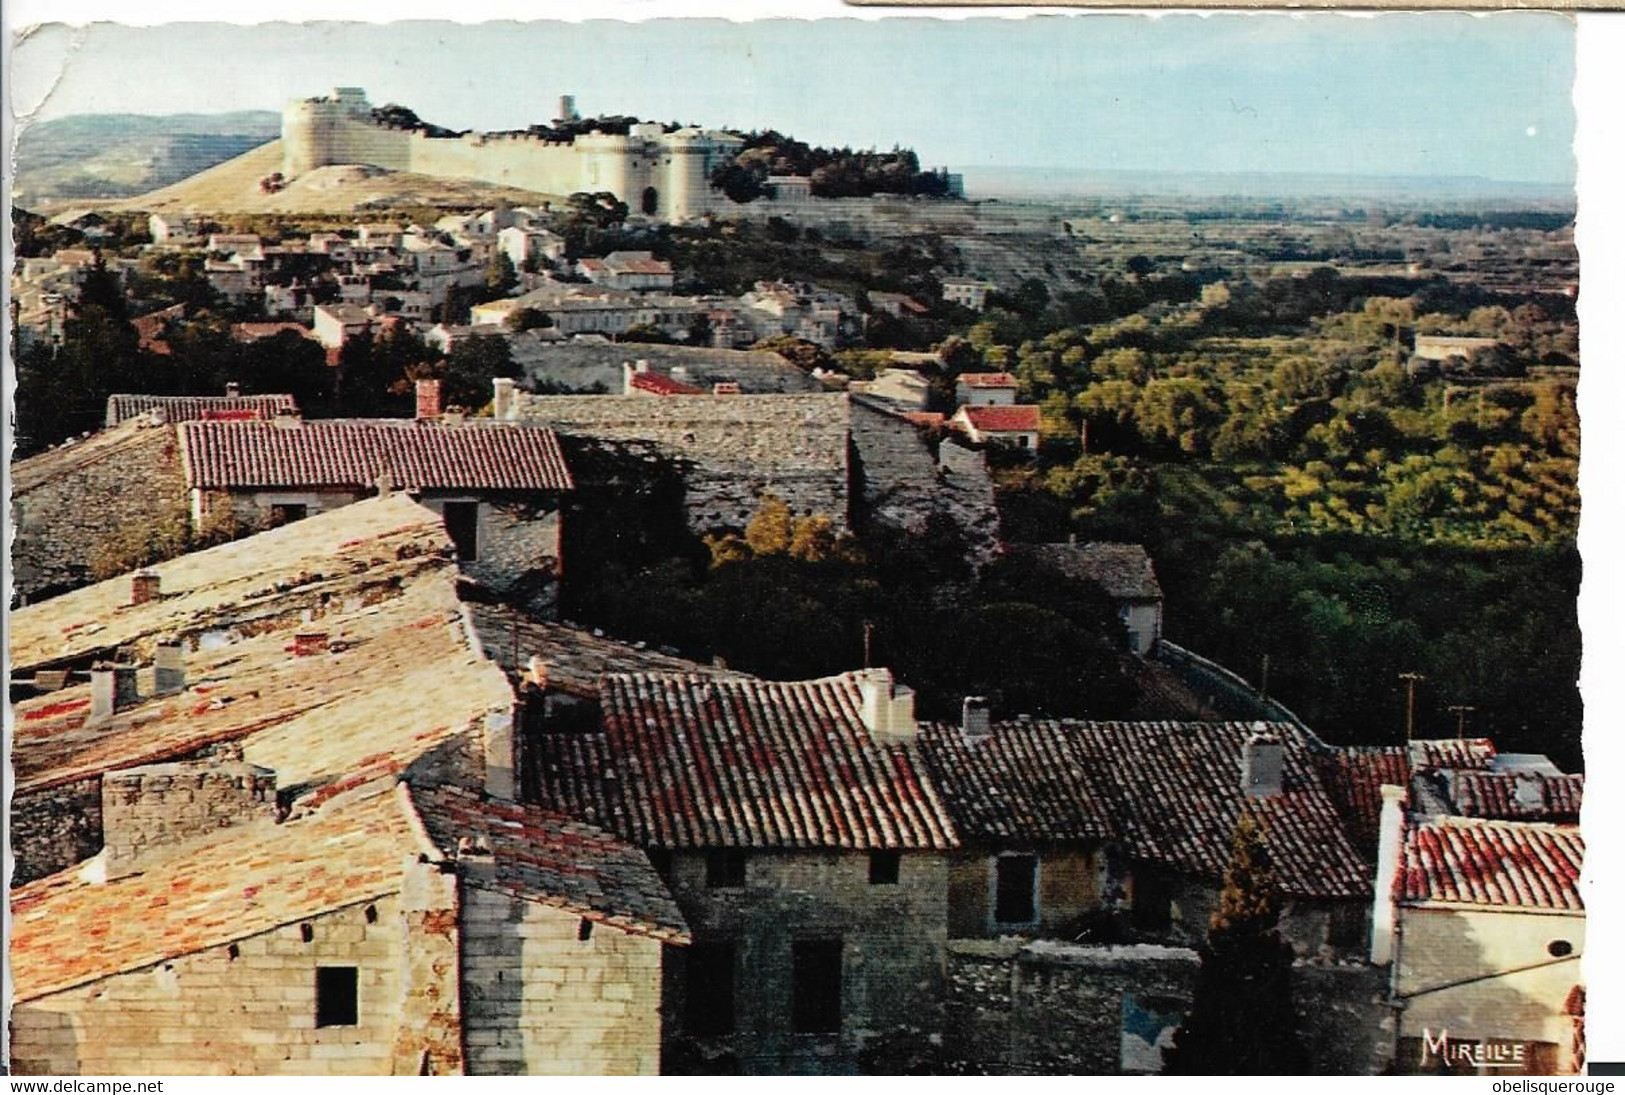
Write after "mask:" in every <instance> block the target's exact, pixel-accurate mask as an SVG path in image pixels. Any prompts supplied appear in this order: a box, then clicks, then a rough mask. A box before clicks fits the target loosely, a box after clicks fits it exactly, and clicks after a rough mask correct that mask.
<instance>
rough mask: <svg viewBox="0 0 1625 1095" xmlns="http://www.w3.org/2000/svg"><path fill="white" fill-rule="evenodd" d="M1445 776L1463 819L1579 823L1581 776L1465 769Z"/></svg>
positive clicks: (1582, 783) (1582, 785)
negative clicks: (1480, 818) (1479, 818)
mask: <svg viewBox="0 0 1625 1095" xmlns="http://www.w3.org/2000/svg"><path fill="white" fill-rule="evenodd" d="M1443 776H1444V781H1445V786H1446V788H1447V789H1448V791H1449V794H1450V799H1451V801H1452V802H1453V803H1454V804H1455V807H1456V812H1457V813H1459V814H1461V815H1463V816H1464V817H1482V818H1500V819H1504V820H1523V821H1578V820H1579V817H1580V805H1581V800H1582V799H1583V798H1584V795H1585V777H1584V776H1582V775H1562V776H1550V775H1545V774H1542V773H1540V772H1482V771H1476V770H1473V769H1466V770H1462V771H1453V772H1446V773H1443Z"/></svg>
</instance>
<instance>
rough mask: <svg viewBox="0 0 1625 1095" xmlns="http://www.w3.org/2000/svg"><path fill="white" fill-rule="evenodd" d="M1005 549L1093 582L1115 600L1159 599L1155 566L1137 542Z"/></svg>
mask: <svg viewBox="0 0 1625 1095" xmlns="http://www.w3.org/2000/svg"><path fill="white" fill-rule="evenodd" d="M1005 551H1006V553H1007V554H1009V555H1011V556H1015V557H1025V558H1027V559H1030V560H1032V561H1033V562H1036V563H1038V564H1039V565H1041V566H1045V567H1049V568H1051V569H1053V570H1057V571H1059V572H1060V573H1061V574H1063V575H1065V576H1066V577H1068V578H1071V579H1072V580H1073V581H1078V582H1093V583H1095V584H1096V585H1098V586H1100V588H1101V589H1103V590H1105V592H1106V596H1108V597H1112V598H1114V599H1116V600H1120V601H1160V600H1162V587H1161V586H1160V585H1158V584H1157V571H1156V568H1155V567H1153V566H1152V564H1151V556H1150V554H1148V553H1147V552H1146V550H1145V547H1144V546H1143V545H1141V544H1113V543H1106V542H1093V543H1087V544H1009V545H1007V546H1006V548H1005Z"/></svg>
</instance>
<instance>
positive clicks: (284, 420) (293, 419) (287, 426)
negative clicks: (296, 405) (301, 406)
mask: <svg viewBox="0 0 1625 1095" xmlns="http://www.w3.org/2000/svg"><path fill="white" fill-rule="evenodd" d="M271 425H273V426H275V427H276V428H277V429H279V430H297V429H298V428H299V415H298V414H296V413H293V412H290V411H278V412H276V416H275V417H273V418H272V419H271Z"/></svg>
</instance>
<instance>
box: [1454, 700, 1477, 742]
mask: <svg viewBox="0 0 1625 1095" xmlns="http://www.w3.org/2000/svg"><path fill="white" fill-rule="evenodd" d="M1450 710H1452V711H1454V712H1455V713H1456V740H1457V741H1460V740H1462V739H1463V738H1465V737H1466V736H1467V712H1469V711H1477V710H1478V708H1476V707H1474V706H1472V705H1471V704H1467V703H1453V704H1451V705H1450Z"/></svg>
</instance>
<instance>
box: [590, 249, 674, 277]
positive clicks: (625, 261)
mask: <svg viewBox="0 0 1625 1095" xmlns="http://www.w3.org/2000/svg"><path fill="white" fill-rule="evenodd" d="M602 265H603V266H606V267H608V268H609V269H610V270H612V271H614V272H615V273H617V274H670V273H671V272H672V271H671V263H669V262H662V261H661V260H660V259H657V258H653V257H650V256H648V255H631V254H626V253H625V252H620V251H617V252H615V253H613V254H610V255H608V256H607V257H606V258H605V259H604V261H603V264H602Z"/></svg>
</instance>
